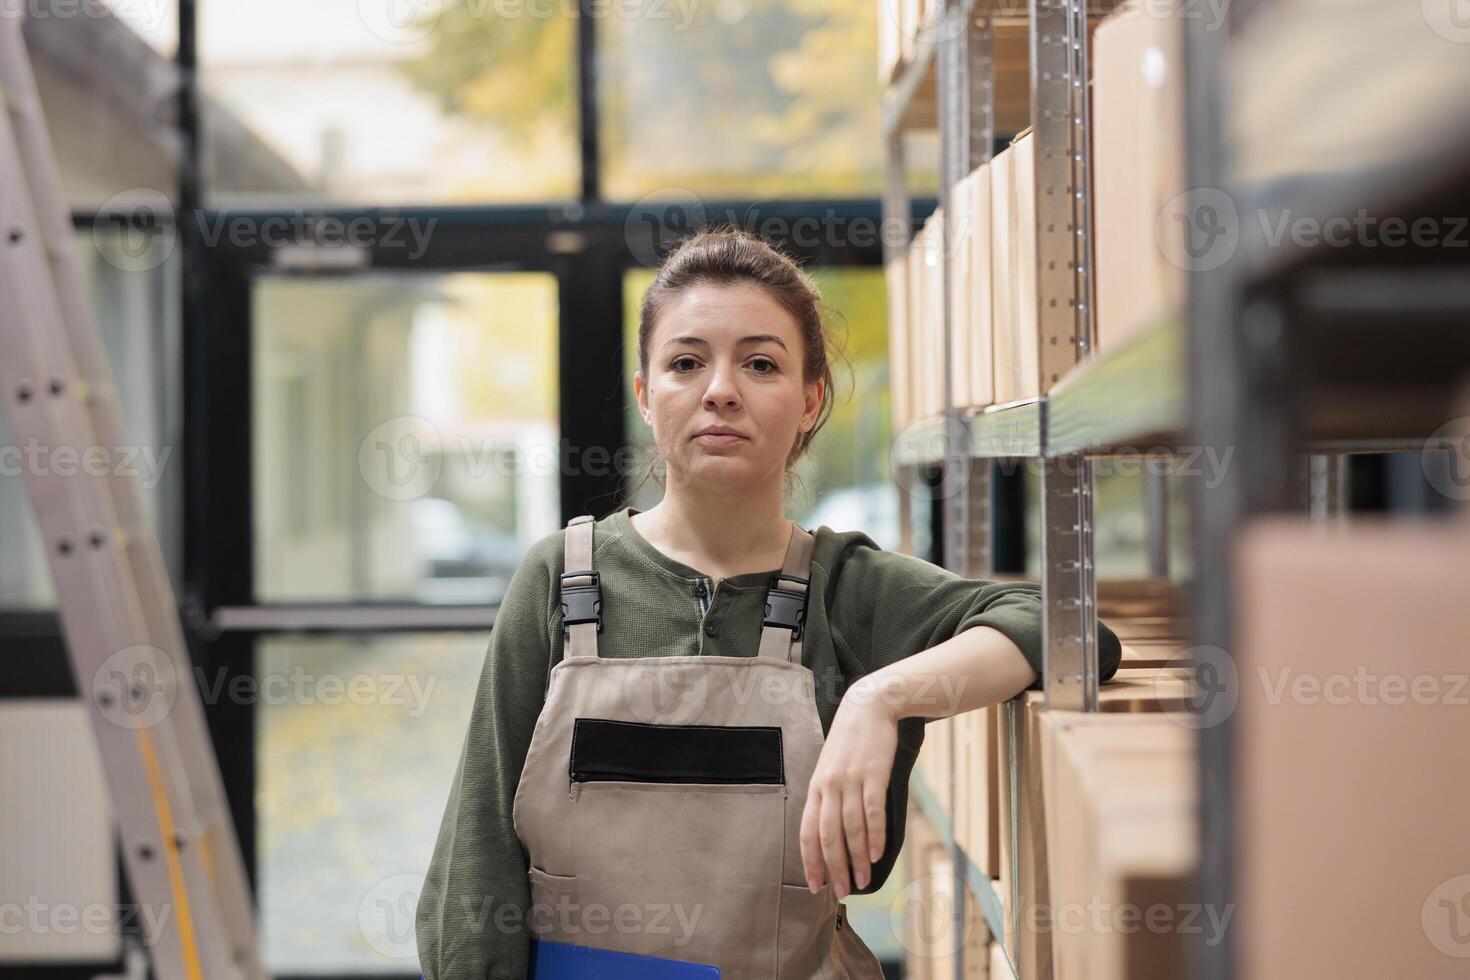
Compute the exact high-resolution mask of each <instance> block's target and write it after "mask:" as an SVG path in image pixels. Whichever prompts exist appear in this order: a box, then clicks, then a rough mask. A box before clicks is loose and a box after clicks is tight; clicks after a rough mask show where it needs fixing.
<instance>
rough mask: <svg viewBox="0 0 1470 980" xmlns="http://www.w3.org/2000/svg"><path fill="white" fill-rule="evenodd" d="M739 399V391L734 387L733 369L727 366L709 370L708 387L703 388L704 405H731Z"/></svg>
mask: <svg viewBox="0 0 1470 980" xmlns="http://www.w3.org/2000/svg"><path fill="white" fill-rule="evenodd" d="M739 400H740V392H739V390H738V389H737V388H736V387H735V382H734V375H733V371H732V370H731V369H727V368H715V369H714V370H713V371H711V372H710V375H709V387H708V388H706V389H705V390H704V403H705V405H707V406H708V405H717V404H721V403H725V404H731V405H733V404H735V403H736V402H738V401H739Z"/></svg>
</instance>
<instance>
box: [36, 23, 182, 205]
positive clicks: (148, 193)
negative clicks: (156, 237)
mask: <svg viewBox="0 0 1470 980" xmlns="http://www.w3.org/2000/svg"><path fill="white" fill-rule="evenodd" d="M26 14H27V16H26V21H25V25H24V28H25V40H26V48H27V52H28V54H29V56H30V61H31V67H32V70H33V71H34V73H35V76H36V86H37V88H38V90H39V92H40V97H41V110H42V112H43V113H44V114H45V116H46V125H47V129H48V131H49V133H50V137H51V143H52V146H53V147H54V149H55V152H56V159H57V165H58V167H59V168H60V179H61V186H62V194H63V196H64V197H65V198H66V200H67V202H68V203H69V205H70V206H71V208H72V209H73V210H112V209H114V208H116V209H118V210H130V209H131V205H130V203H125V202H120V201H115V200H113V199H114V198H116V197H117V196H118V195H127V197H128V199H129V201H131V200H132V199H136V198H138V197H139V196H140V195H141V196H142V198H143V200H144V202H145V203H146V204H147V206H148V207H150V208H152V209H155V210H160V209H161V210H164V211H167V209H168V207H169V205H167V204H166V202H169V201H173V200H175V199H176V183H177V168H176V167H175V164H174V159H175V156H176V154H177V152H178V132H177V129H176V128H175V127H174V125H173V124H172V120H173V119H175V118H176V112H175V107H174V98H175V93H176V91H177V88H178V85H177V78H178V71H177V69H176V68H175V66H174V64H173V61H172V58H173V53H174V49H175V47H176V46H177V44H176V42H175V40H174V37H175V34H176V22H177V13H176V6H175V0H114V2H111V3H104V4H97V3H60V2H58V3H28V4H26Z"/></svg>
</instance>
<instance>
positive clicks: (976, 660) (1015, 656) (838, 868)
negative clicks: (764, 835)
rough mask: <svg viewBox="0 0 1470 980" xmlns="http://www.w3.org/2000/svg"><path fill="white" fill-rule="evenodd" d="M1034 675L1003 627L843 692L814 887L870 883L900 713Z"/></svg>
mask: <svg viewBox="0 0 1470 980" xmlns="http://www.w3.org/2000/svg"><path fill="white" fill-rule="evenodd" d="M1035 680H1036V671H1035V669H1034V668H1033V667H1032V666H1031V664H1030V663H1029V662H1028V661H1027V660H1026V658H1025V656H1024V655H1023V654H1022V653H1021V648H1020V647H1018V646H1016V644H1015V643H1014V642H1013V641H1012V640H1011V639H1010V638H1009V637H1007V636H1006V635H1005V634H1004V633H1002V632H1001V631H1000V630H998V629H995V628H993V627H990V626H984V625H980V626H973V627H971V628H969V629H965V630H962V631H961V632H959V633H956V634H955V635H954V636H952V637H950V638H949V639H948V640H945V641H944V642H943V643H939V644H936V645H935V646H933V647H930V648H929V649H927V650H922V651H920V652H919V653H916V654H914V655H912V656H909V657H905V658H903V659H902V660H898V661H895V662H894V663H891V664H889V665H887V666H885V667H882V668H880V669H878V670H875V671H873V672H871V673H869V674H865V675H864V676H863V677H861V678H859V679H858V680H857V681H856V682H855V683H854V684H853V685H852V686H851V687H849V688H848V689H847V692H846V693H845V694H844V695H843V697H842V703H841V704H840V705H838V708H837V714H836V716H835V717H834V718H833V719H832V727H831V730H830V731H829V732H828V733H827V741H826V742H825V744H824V745H823V746H822V753H821V756H820V757H819V758H818V760H817V767H816V771H815V772H813V774H812V781H811V786H810V788H809V789H808V791H807V800H806V809H805V810H804V811H803V813H802V819H801V854H802V863H803V867H804V869H805V871H806V878H807V887H808V888H811V889H812V890H813V891H815V890H816V889H818V888H820V887H821V886H822V885H823V883H825V881H826V880H827V878H828V876H829V875H830V877H831V881H832V885H833V887H834V888H835V889H836V892H837V897H838V898H839V899H841V898H843V897H845V896H846V895H847V894H848V893H849V892H850V891H851V890H852V886H853V882H851V881H849V877H848V862H849V860H851V863H852V877H853V878H855V879H856V887H858V888H864V887H866V886H867V883H868V875H869V872H870V870H871V865H872V862H874V861H876V860H878V857H879V856H880V855H881V854H882V853H883V840H884V833H885V829H886V828H885V827H884V820H885V809H884V800H885V798H886V795H887V792H888V778H889V768H888V766H889V761H890V760H891V759H892V758H893V753H894V749H895V748H896V746H897V742H898V722H899V719H901V718H909V717H915V716H918V717H923V718H947V717H949V716H950V715H955V714H960V713H962V712H965V711H973V710H974V709H976V708H982V707H984V706H986V705H989V704H995V703H997V702H1000V701H1005V700H1007V699H1009V698H1012V697H1015V696H1016V695H1017V694H1019V693H1021V692H1022V691H1024V690H1025V689H1026V688H1027V687H1029V686H1030V685H1031V684H1032V683H1034V682H1035Z"/></svg>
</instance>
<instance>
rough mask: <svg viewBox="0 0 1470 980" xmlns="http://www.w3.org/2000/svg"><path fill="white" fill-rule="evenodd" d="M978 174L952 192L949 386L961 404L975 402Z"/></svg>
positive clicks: (956, 400) (952, 395) (954, 398)
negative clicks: (973, 303) (973, 285)
mask: <svg viewBox="0 0 1470 980" xmlns="http://www.w3.org/2000/svg"><path fill="white" fill-rule="evenodd" d="M974 179H975V175H974V174H973V173H971V174H968V175H967V176H965V177H963V178H961V179H960V180H959V182H958V183H956V184H955V187H954V191H953V192H952V193H951V194H950V202H951V203H950V207H951V208H952V209H953V211H954V216H953V218H952V219H951V221H950V229H949V233H950V247H949V271H950V278H949V297H950V299H949V305H950V321H949V345H950V350H949V354H950V359H949V385H950V397H951V398H952V399H953V401H954V404H955V405H956V406H958V407H961V408H963V407H965V406H968V405H972V404H974V397H973V395H972V394H971V393H970V343H971V333H972V331H973V329H974V328H973V326H972V324H971V310H970V274H971V265H972V264H973V262H974V257H973V253H974V251H975V246H974V239H975V216H974V213H973V211H974V197H975V195H974V191H973V190H972V189H971V187H972V185H973V182H974Z"/></svg>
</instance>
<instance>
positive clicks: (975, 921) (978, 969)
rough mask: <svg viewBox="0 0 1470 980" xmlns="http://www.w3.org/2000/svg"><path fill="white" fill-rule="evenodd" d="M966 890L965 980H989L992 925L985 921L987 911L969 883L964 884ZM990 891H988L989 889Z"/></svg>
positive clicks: (962, 951) (963, 950) (963, 955)
mask: <svg viewBox="0 0 1470 980" xmlns="http://www.w3.org/2000/svg"><path fill="white" fill-rule="evenodd" d="M962 887H963V888H964V890H965V920H966V927H965V942H964V948H963V949H962V950H961V952H960V955H961V956H962V957H963V965H964V976H965V980H988V978H989V977H990V942H991V939H992V938H993V937H992V936H991V934H990V925H989V924H988V923H987V922H986V920H985V911H984V909H982V908H981V907H980V901H979V899H978V898H977V897H976V895H975V893H974V892H973V891H972V890H971V889H970V885H969V883H968V882H964V883H962ZM987 890H988V889H987Z"/></svg>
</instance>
